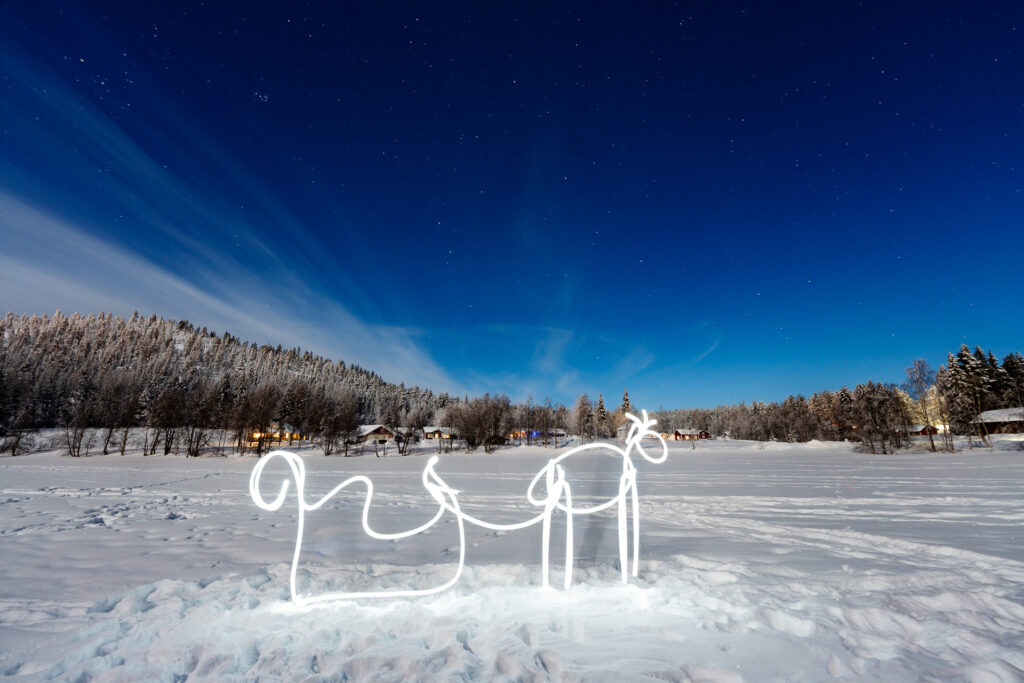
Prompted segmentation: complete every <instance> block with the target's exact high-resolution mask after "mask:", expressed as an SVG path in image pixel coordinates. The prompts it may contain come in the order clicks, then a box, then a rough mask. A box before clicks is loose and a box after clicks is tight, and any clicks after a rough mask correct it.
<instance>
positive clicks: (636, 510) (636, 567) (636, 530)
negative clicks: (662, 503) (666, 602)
mask: <svg viewBox="0 0 1024 683" xmlns="http://www.w3.org/2000/svg"><path fill="white" fill-rule="evenodd" d="M631 484H632V485H631V486H630V493H631V494H632V497H633V576H634V577H636V576H637V575H638V573H639V571H640V494H638V493H637V491H636V479H634V480H633V481H632V482H631Z"/></svg>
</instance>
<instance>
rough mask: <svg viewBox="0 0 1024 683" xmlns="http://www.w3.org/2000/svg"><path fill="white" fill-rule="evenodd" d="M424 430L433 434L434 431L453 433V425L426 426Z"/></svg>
mask: <svg viewBox="0 0 1024 683" xmlns="http://www.w3.org/2000/svg"><path fill="white" fill-rule="evenodd" d="M423 432H424V433H426V434H433V433H434V432H441V433H442V434H451V433H452V428H451V427H424V428H423Z"/></svg>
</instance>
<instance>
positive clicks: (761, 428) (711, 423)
mask: <svg viewBox="0 0 1024 683" xmlns="http://www.w3.org/2000/svg"><path fill="white" fill-rule="evenodd" d="M1022 397H1024V358H1022V356H1021V354H1020V352H1015V353H1011V354H1009V355H1007V356H1006V357H1005V358H1003V360H1002V363H1000V362H999V360H998V359H997V358H996V356H995V355H994V354H993V353H992V352H991V351H987V352H986V351H983V350H982V349H981V348H980V347H977V346H976V347H975V348H974V351H971V350H970V349H969V348H968V347H967V346H966V345H964V346H961V347H960V350H959V352H957V353H955V354H953V353H950V354H949V355H948V357H947V362H946V364H944V365H941V366H939V369H938V371H933V370H932V369H931V368H930V367H929V366H928V364H927V362H925V361H924V360H920V359H919V360H915V361H914V362H913V364H912V365H911V366H910V367H908V368H907V369H906V380H905V381H904V382H903V383H902V384H901V385H899V386H897V385H896V384H889V383H876V382H873V381H871V380H869V381H868V382H866V383H864V384H858V385H857V386H856V387H854V389H852V390H851V389H849V388H847V387H842V388H841V389H839V390H838V391H821V392H818V393H816V394H814V395H813V396H811V397H810V398H805V397H804V396H799V395H797V396H792V395H791V396H789V397H788V398H786V399H785V400H784V401H782V402H781V403H779V402H768V403H766V402H760V401H755V402H753V403H750V404H746V403H740V404H738V405H727V406H718V407H716V408H710V409H700V408H698V409H691V410H669V411H659V412H658V413H657V414H656V417H657V419H658V424H659V428H660V429H662V430H665V431H672V430H674V429H680V428H691V429H703V430H707V431H708V432H710V433H712V434H716V435H727V436H729V437H731V438H735V439H753V440H760V441H765V440H769V441H770V440H785V441H810V440H812V439H821V440H836V441H839V440H846V439H849V440H856V441H861V442H863V443H864V444H865V446H866V447H867V448H868V449H870V450H871V451H872V452H877V451H879V450H880V451H881V452H883V453H886V452H891V451H892V450H893V449H896V448H900V447H901V446H903V445H905V444H906V443H908V442H909V436H910V427H911V426H912V425H930V424H934V423H940V424H943V425H948V426H949V430H948V432H945V433H943V434H942V435H941V436H940V437H939V442H940V445H944V447H945V448H946V449H947V450H951V449H952V438H951V437H952V436H953V435H964V434H976V435H978V436H979V437H980V438H982V439H987V438H988V435H987V433H986V432H985V429H984V425H979V424H977V423H976V424H972V420H974V419H975V418H976V417H977V416H978V414H979V413H981V412H982V411H985V410H995V409H1000V408H1015V407H1020V406H1024V400H1022ZM930 439H931V446H932V448H933V450H935V449H937V445H936V443H935V439H934V438H932V437H931V436H930Z"/></svg>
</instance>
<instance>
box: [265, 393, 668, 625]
mask: <svg viewBox="0 0 1024 683" xmlns="http://www.w3.org/2000/svg"><path fill="white" fill-rule="evenodd" d="M642 415H643V417H642V418H638V417H636V416H635V415H631V414H629V413H627V414H626V417H627V418H629V419H630V420H632V422H633V424H632V425H630V428H629V432H628V434H627V437H626V447H625V448H624V449H623V448H619V447H618V446H616V445H614V444H608V443H593V444H584V445H582V446H577V447H576V448H573V449H571V450H570V451H568V452H566V453H564V454H562V455H560V456H558V457H557V458H552V459H551V460H549V461H548V463H547V464H546V465H545V466H544V467H542V468H541V469H540V471H539V472H537V474H536V475H534V477H533V479H532V480H531V481H530V485H529V487H528V488H527V489H526V498H527V500H528V501H529V502H530V504H531V505H534V506H537V507H539V508H541V511H540V512H539V513H538V514H537V515H535V516H534V517H531V518H530V519H527V520H525V521H522V522H517V523H512V524H494V523H491V522H487V521H484V520H482V519H480V518H478V517H475V516H473V515H470V514H468V513H466V512H464V511H463V510H462V509H461V508H460V507H459V500H458V495H459V491H457V490H455V489H453V488H451V487H450V486H448V484H446V483H445V481H444V480H443V479H442V478H441V477H440V476H439V475H438V474H437V472H436V471H435V470H434V467H435V465H437V462H438V457H437V456H436V455H435V456H432V457H431V458H430V460H429V461H428V462H427V466H426V467H424V468H423V476H422V481H423V487H424V488H425V489H426V490H427V492H428V493H429V494H430V497H431V498H433V500H434V502H435V503H437V505H438V509H437V513H436V514H435V515H434V517H433V518H432V519H431V520H430V521H429V522H426V523H425V524H422V525H420V526H418V527H416V528H415V529H410V530H408V531H401V532H397V533H390V534H385V533H380V532H377V531H374V530H373V528H372V527H371V526H370V522H369V514H370V505H371V503H372V501H373V482H372V481H371V480H370V479H369V477H366V476H364V475H356V476H353V477H349V478H348V479H346V480H345V481H343V482H341V483H340V484H338V485H337V486H335V487H334V488H333V489H331V491H330V492H328V493H327V494H326V495H324V496H323V497H322V498H320V499H319V500H317V501H316V502H313V503H307V502H306V499H305V489H306V467H305V464H304V463H303V461H302V459H301V458H300V457H299V456H297V455H295V454H294V453H289V452H287V451H273V452H271V453H269V454H267V455H266V456H264V457H263V458H261V459H260V461H259V462H258V463H256V467H254V468H253V471H252V474H251V475H250V476H249V494H250V495H251V496H252V499H253V501H254V502H255V503H256V505H257V506H259V507H260V508H262V509H263V510H268V511H276V510H280V509H281V507H282V506H283V505H284V500H285V496H286V495H287V493H288V488H289V485H290V484H291V481H290V480H288V479H285V480H284V481H283V482H282V483H281V488H280V491H279V493H278V494H277V497H276V498H274V499H273V500H272V501H270V502H267V500H266V499H265V498H264V497H263V494H262V493H260V479H261V477H262V475H263V470H264V468H265V467H266V466H267V463H269V462H271V461H272V460H274V459H275V458H281V459H283V460H284V461H285V462H286V463H287V464H288V467H289V468H290V469H291V473H292V477H293V478H294V480H295V494H296V497H297V499H298V509H299V520H298V530H297V533H296V536H295V551H294V553H293V554H292V565H291V572H290V583H291V597H292V602H293V603H295V605H297V606H304V605H309V604H313V603H318V602H326V601H331V600H346V599H353V598H381V597H411V596H417V595H430V594H433V593H439V592H441V591H444V590H447V589H448V588H451V587H452V586H454V585H455V583H456V582H457V581H458V580H459V577H460V576H462V571H463V569H464V568H465V561H466V527H465V525H466V523H467V522H468V523H470V524H474V525H476V526H479V527H482V528H484V529H490V530H493V531H516V530H519V529H525V528H527V527H530V526H533V525H535V524H540V525H541V528H542V541H541V573H542V574H541V581H542V585H543V586H544V587H547V586H548V585H549V576H550V567H549V561H548V560H549V556H550V545H551V518H552V517H553V515H554V513H555V511H556V510H557V511H560V512H563V513H565V581H564V586H565V588H566V589H568V588H569V587H570V586H571V585H572V569H573V550H572V546H573V518H574V517H575V516H576V515H589V514H595V513H598V512H601V511H603V510H608V509H610V508H611V507H613V506H617V511H618V540H619V566H620V568H621V570H622V582H623V583H624V584H625V583H628V575H627V567H628V559H629V554H630V553H629V543H628V542H627V537H628V531H629V530H628V516H629V512H632V515H633V539H632V540H633V543H632V546H633V552H632V556H633V563H632V574H633V576H634V577H635V576H637V574H638V571H639V559H640V499H639V495H638V493H637V485H636V476H637V470H636V467H635V466H634V465H633V460H632V458H631V457H630V452H631V451H633V450H635V451H636V452H638V453H639V454H640V455H641V456H642V457H643V458H644V459H645V460H647V461H648V462H651V463H654V464H660V463H663V462H665V459H666V458H667V457H668V445H667V444H666V443H665V440H664V439H663V438H662V437H661V435H660V434H658V433H657V432H655V431H652V430H651V427H653V426H654V425H655V424H657V421H656V420H652V419H650V418H649V417H648V416H647V411H646V410H644V411H642ZM647 436H653V437H654V438H656V439H657V440H658V441H659V442H660V445H661V455H660V456H657V457H652V456H650V455H649V454H648V453H647V451H645V450H644V448H643V446H642V445H641V443H640V442H641V440H642V439H643V438H645V437H647ZM599 449H607V450H611V451H613V452H615V453H617V454H618V455H619V456H621V457H622V474H621V475H620V477H619V489H618V493H617V494H616V495H615V496H613V497H612V498H610V499H609V500H607V501H605V502H603V503H600V504H597V505H592V506H589V507H575V506H574V505H573V502H572V489H571V487H570V485H569V482H568V481H567V480H566V475H565V469H564V468H563V467H562V465H561V464H560V463H561V462H562V461H563V460H565V459H566V458H569V457H571V456H573V455H575V454H577V453H581V452H584V451H590V450H599ZM542 481H543V484H544V495H543V496H538V493H539V492H538V487H539V486H540V484H541V482H542ZM354 484H362V485H364V486H365V487H366V499H365V501H364V502H363V516H362V522H363V530H364V531H365V532H366V534H367V535H368V536H370V537H372V538H376V539H379V540H398V539H401V538H408V537H409V536H415V535H416V534H419V533H422V532H424V531H426V530H428V529H430V528H431V527H433V526H434V525H435V524H437V523H438V522H439V521H440V520H441V518H442V517H443V516H444V513H445V512H449V513H451V514H452V515H453V516H454V517H455V519H456V521H457V522H458V528H459V565H458V568H457V569H456V571H455V575H454V576H453V577H452V578H451V579H450V580H449V581H447V582H446V583H444V584H442V585H440V586H435V587H433V588H423V589H410V590H397V591H357V592H341V593H325V594H323V595H318V596H302V595H299V592H298V590H297V589H296V573H297V571H298V566H299V557H300V555H301V554H302V534H303V530H304V528H305V515H306V513H307V512H312V511H314V510H316V509H318V508H320V507H321V506H323V505H324V503H326V502H327V501H328V500H330V499H331V498H332V497H334V496H335V495H336V494H337V493H338V492H340V491H341V490H342V489H344V488H346V487H348V486H351V485H354Z"/></svg>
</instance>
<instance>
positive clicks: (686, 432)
mask: <svg viewBox="0 0 1024 683" xmlns="http://www.w3.org/2000/svg"><path fill="white" fill-rule="evenodd" d="M672 436H673V438H675V440H676V441H696V440H697V439H710V438H711V434H709V433H708V432H706V431H704V430H703V429H677V430H676V431H675V434H673V435H672Z"/></svg>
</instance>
